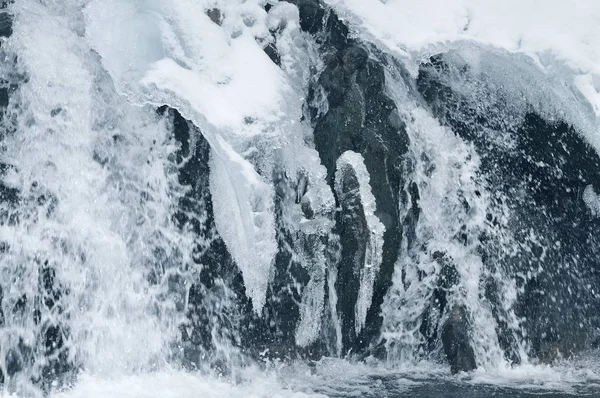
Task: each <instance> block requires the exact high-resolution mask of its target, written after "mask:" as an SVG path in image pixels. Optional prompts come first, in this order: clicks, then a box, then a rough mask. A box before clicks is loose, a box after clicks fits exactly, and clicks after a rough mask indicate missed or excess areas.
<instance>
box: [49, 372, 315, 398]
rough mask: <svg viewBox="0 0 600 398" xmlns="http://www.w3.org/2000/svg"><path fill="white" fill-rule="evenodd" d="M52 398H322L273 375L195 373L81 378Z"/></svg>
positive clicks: (87, 376)
mask: <svg viewBox="0 0 600 398" xmlns="http://www.w3.org/2000/svg"><path fill="white" fill-rule="evenodd" d="M51 396H52V397H53V398H109V397H110V398H188V397H189V398H195V397H211V398H221V397H222V398H230V397H231V398H235V397H239V398H310V397H313V398H324V397H325V396H324V395H322V394H314V393H303V392H296V391H293V390H290V389H287V388H285V387H284V386H282V385H281V383H280V382H279V381H278V380H277V379H276V377H275V376H274V375H271V376H270V375H268V374H260V373H257V374H254V375H253V377H252V378H251V379H248V380H245V381H242V382H241V383H233V382H231V381H228V380H226V379H220V378H217V377H213V376H206V375H201V374H198V373H185V372H178V371H162V372H157V373H146V374H141V375H126V376H121V377H115V378H98V377H94V376H91V375H87V374H84V375H82V376H81V377H80V380H79V381H78V383H77V385H76V386H75V387H74V388H73V389H71V390H69V391H65V392H61V393H55V394H52V395H51Z"/></svg>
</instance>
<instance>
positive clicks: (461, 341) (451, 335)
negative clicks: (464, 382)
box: [441, 304, 477, 374]
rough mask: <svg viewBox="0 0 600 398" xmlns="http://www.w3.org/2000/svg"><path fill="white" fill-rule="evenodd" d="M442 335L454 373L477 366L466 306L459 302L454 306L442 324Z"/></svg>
mask: <svg viewBox="0 0 600 398" xmlns="http://www.w3.org/2000/svg"><path fill="white" fill-rule="evenodd" d="M441 337H442V345H443V347H444V353H445V354H446V358H447V359H448V362H449V363H450V370H451V371H452V374H456V373H458V372H469V371H471V370H474V369H476V368H477V363H476V362H475V353H474V352H473V348H472V347H471V339H470V326H469V319H468V314H467V310H466V309H465V307H463V306H462V305H458V304H455V305H454V306H453V307H452V309H451V310H450V313H449V314H448V318H447V319H446V321H445V322H444V325H443V326H442V336H441Z"/></svg>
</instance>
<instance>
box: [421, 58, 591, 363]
mask: <svg viewBox="0 0 600 398" xmlns="http://www.w3.org/2000/svg"><path fill="white" fill-rule="evenodd" d="M457 78H458V79H464V81H466V82H468V81H472V80H475V79H479V80H481V81H482V82H483V84H480V85H479V87H481V90H482V91H481V92H479V93H477V95H474V94H472V96H471V97H469V96H467V95H465V94H464V92H461V93H459V92H456V91H455V90H453V89H452V86H451V85H450V84H449V83H448V81H449V80H450V79H457ZM417 83H418V89H419V91H420V93H421V94H422V95H423V97H424V98H425V100H426V101H427V103H428V104H429V105H430V106H431V107H432V109H433V111H434V114H435V115H436V116H437V117H438V118H439V119H440V120H441V121H442V123H444V124H446V125H447V126H449V127H451V128H452V130H453V131H454V132H455V133H456V134H458V135H459V136H461V137H462V138H464V139H465V140H468V141H471V142H473V144H474V145H475V147H476V149H477V152H478V153H479V155H480V157H481V172H482V174H483V175H484V176H485V178H486V180H487V182H488V183H489V185H490V186H491V187H493V189H494V190H495V191H496V192H495V199H494V206H496V207H498V208H500V207H501V206H506V208H507V209H508V212H509V214H510V217H509V220H508V223H507V224H506V225H502V226H501V225H500V223H499V221H498V220H496V219H493V217H492V216H491V214H490V215H488V217H489V218H488V221H489V222H490V223H492V225H497V226H498V228H501V227H502V228H506V229H507V230H509V231H510V234H511V236H512V240H511V242H510V243H511V246H512V247H513V248H516V252H514V253H510V254H509V253H507V251H506V250H503V249H502V244H501V242H497V241H495V240H494V239H493V238H492V239H489V237H488V238H485V237H482V242H483V241H484V239H485V240H487V239H489V240H488V241H487V242H484V244H483V247H484V248H485V249H484V251H485V252H484V253H483V258H484V260H485V263H486V266H488V267H499V268H501V269H503V270H505V271H506V273H507V274H509V275H519V274H521V275H529V276H528V277H525V278H524V279H519V280H518V288H520V289H522V290H521V291H522V293H521V294H520V295H519V297H518V308H517V313H518V314H517V315H518V316H520V317H522V318H524V324H523V326H524V328H525V330H526V331H527V339H528V341H529V343H530V345H531V354H532V355H533V356H535V357H537V358H539V359H541V360H543V361H551V360H553V359H554V358H556V357H560V356H568V355H570V354H572V353H574V352H578V351H580V350H581V349H583V348H585V347H589V345H590V344H591V341H592V340H593V339H594V338H596V334H597V332H595V330H598V329H597V328H598V326H599V325H600V322H599V319H598V314H599V312H598V310H599V309H600V308H599V306H600V302H599V300H598V299H597V298H596V296H595V293H594V292H597V291H598V289H599V288H600V275H599V271H598V267H597V259H598V254H600V253H599V252H600V245H598V239H597V233H595V232H594V231H597V230H598V227H600V220H599V219H598V218H597V216H596V215H595V214H593V211H591V210H590V209H589V208H588V206H586V204H585V203H584V200H583V197H584V193H585V192H586V190H588V193H589V190H592V189H593V190H594V191H595V192H598V187H599V186H600V158H599V157H598V155H597V153H596V152H595V151H594V150H593V149H592V148H591V147H590V146H589V145H588V144H587V143H586V142H585V140H584V139H583V138H582V137H581V136H579V135H578V134H577V132H576V131H575V130H574V129H573V127H571V126H569V125H567V124H565V123H564V122H561V121H554V120H548V119H545V118H544V116H542V115H540V114H538V113H536V112H535V111H533V108H531V110H529V111H526V112H524V116H522V117H521V118H520V119H518V120H517V122H516V123H508V122H507V120H510V117H511V115H510V114H507V113H506V106H505V104H503V101H502V98H501V95H497V93H496V92H494V91H491V90H492V89H491V88H490V87H487V88H486V85H485V79H482V76H478V75H477V74H476V73H475V72H472V71H470V70H469V69H468V68H466V67H464V66H461V67H457V66H456V65H454V64H453V63H452V61H451V60H448V59H447V58H446V57H445V56H444V55H440V56H436V57H433V58H432V59H431V60H430V62H428V63H425V64H423V65H422V66H421V69H420V72H419V78H418V82H417ZM486 90H487V91H486ZM486 93H487V94H486ZM480 98H488V99H489V98H492V99H494V100H492V101H489V100H488V101H487V102H485V101H483V102H482V101H480ZM506 141H509V142H510V145H505V144H502V142H506ZM488 299H489V300H490V302H491V304H492V306H493V307H494V308H493V312H494V316H495V317H496V318H497V319H496V320H497V323H498V325H499V327H498V335H499V338H500V343H501V345H502V346H503V348H504V349H505V351H506V355H507V358H509V359H511V360H512V359H513V358H514V337H513V336H512V335H511V332H510V331H509V330H508V328H507V327H506V324H505V321H504V319H503V316H502V310H501V309H500V308H498V305H499V303H498V300H499V297H498V293H497V291H496V288H495V286H494V284H493V283H491V284H490V286H489V289H488Z"/></svg>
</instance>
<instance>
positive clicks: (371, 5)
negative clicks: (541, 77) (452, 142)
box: [326, 0, 600, 149]
mask: <svg viewBox="0 0 600 398" xmlns="http://www.w3.org/2000/svg"><path fill="white" fill-rule="evenodd" d="M326 3H328V4H330V5H331V6H333V7H334V8H335V9H336V10H337V11H338V12H340V13H341V15H342V16H343V17H344V18H345V19H347V20H349V21H350V23H351V25H352V26H353V27H354V31H355V34H357V35H361V36H363V37H366V38H370V39H371V40H372V41H374V42H376V43H377V44H379V45H382V46H383V47H385V48H387V49H388V50H390V51H391V52H392V53H395V54H397V55H399V56H400V57H402V58H406V59H407V60H408V61H407V62H408V63H409V64H410V65H412V68H413V71H416V69H415V64H416V63H418V62H420V61H422V60H423V59H426V58H427V57H428V56H430V55H432V54H435V53H439V52H444V51H447V50H448V49H453V48H460V47H463V46H465V45H469V44H470V43H471V44H476V45H479V46H485V47H487V48H489V49H499V50H502V51H507V52H509V53H513V54H524V55H526V56H528V57H530V58H531V59H532V60H534V61H535V62H536V64H537V66H538V68H539V69H540V70H541V71H543V72H544V73H546V74H547V75H549V76H555V77H557V78H558V79H559V80H560V81H562V84H564V85H567V86H569V87H570V88H572V89H573V90H575V91H578V92H580V93H581V95H583V96H584V97H585V99H586V100H587V101H588V107H590V108H591V109H592V111H593V114H592V115H591V116H588V118H591V121H589V123H588V124H589V125H588V126H586V128H585V129H584V130H585V131H583V134H584V135H585V136H586V137H587V138H588V140H589V141H590V142H591V143H592V144H593V145H594V146H595V147H596V148H597V149H599V148H600V140H599V139H598V131H600V118H599V116H600V113H599V106H600V105H599V104H600V84H599V82H600V34H599V32H598V20H600V3H599V2H597V1H595V0H574V1H570V2H565V1H561V0H548V1H545V2H543V4H542V3H540V2H539V1H537V0H493V1H482V0H447V1H438V0H424V1H411V0H385V1H383V0H326ZM522 89H523V88H522ZM546 91H551V89H549V88H546ZM542 98H543V100H548V99H547V98H546V97H542ZM576 106H578V107H581V105H576ZM570 122H571V123H576V124H577V123H578V122H579V121H578V120H570Z"/></svg>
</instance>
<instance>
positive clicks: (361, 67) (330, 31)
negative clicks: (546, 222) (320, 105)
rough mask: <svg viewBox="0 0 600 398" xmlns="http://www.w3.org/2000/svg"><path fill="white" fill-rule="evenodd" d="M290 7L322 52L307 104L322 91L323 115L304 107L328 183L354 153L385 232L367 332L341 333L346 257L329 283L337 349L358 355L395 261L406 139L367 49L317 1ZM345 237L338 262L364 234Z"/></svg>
mask: <svg viewBox="0 0 600 398" xmlns="http://www.w3.org/2000/svg"><path fill="white" fill-rule="evenodd" d="M292 3H295V4H296V5H297V6H298V9H299V11H300V25H301V28H302V29H303V30H304V31H306V32H308V33H310V34H312V35H313V36H314V37H315V39H316V40H317V42H318V43H319V45H320V46H321V48H320V51H321V53H322V54H324V61H325V69H324V70H323V72H322V73H321V75H320V76H319V78H318V81H316V82H315V84H313V85H312V87H311V88H310V92H311V98H309V99H308V103H309V104H310V103H314V101H315V99H316V97H317V95H318V93H320V92H323V93H324V96H325V98H326V101H327V104H328V109H327V111H326V112H325V113H324V114H319V111H318V109H317V108H314V109H311V120H312V122H313V124H314V139H315V146H316V148H317V150H318V151H319V155H320V157H321V161H322V162H323V164H324V165H325V167H326V168H327V174H328V182H329V183H330V184H331V185H332V186H333V178H334V173H335V168H336V161H337V159H338V157H339V156H340V155H341V154H342V153H344V152H345V151H347V150H352V151H355V152H357V153H360V154H361V155H362V156H363V158H364V162H365V165H366V167H367V170H368V171H369V173H370V180H371V188H372V192H373V195H374V196H375V199H376V204H377V214H376V215H377V217H378V218H379V219H380V220H381V222H382V223H383V224H384V225H385V227H386V232H385V235H384V247H383V261H382V264H381V269H380V272H379V275H378V278H377V280H376V282H375V286H374V297H373V301H372V306H371V308H370V310H369V312H368V315H367V321H366V325H367V327H366V328H365V329H364V330H363V331H362V332H361V333H360V334H359V335H358V336H353V333H354V332H352V331H351V330H349V329H347V327H349V325H350V323H351V322H350V321H351V319H353V316H350V315H348V314H349V308H351V307H353V306H354V305H355V299H356V294H357V293H356V289H357V284H356V281H355V280H354V278H353V277H349V275H351V274H352V272H353V271H352V269H346V267H350V266H351V265H350V262H349V261H348V260H343V261H342V262H340V265H339V269H338V274H339V275H341V276H343V277H342V278H341V280H339V281H338V285H337V286H336V290H337V291H338V295H339V296H340V297H341V298H342V299H340V301H339V302H338V311H339V312H340V313H342V314H347V315H346V318H347V319H346V321H344V325H345V326H344V329H345V330H344V331H343V334H344V335H345V338H344V351H348V350H350V349H352V350H353V352H361V351H362V350H364V349H365V348H366V347H367V346H368V345H369V344H371V343H372V341H373V339H374V338H375V337H376V336H377V335H378V333H379V328H380V326H381V317H380V307H381V304H382V302H383V298H384V296H385V294H386V292H387V290H388V288H389V286H390V283H391V277H392V273H393V269H394V263H395V261H396V259H397V254H398V247H399V244H400V236H401V225H400V222H401V221H400V220H399V214H398V203H399V199H400V198H399V195H400V191H401V187H402V185H403V182H404V181H403V167H402V161H403V156H404V154H405V153H406V151H407V147H408V138H407V136H406V132H405V131H404V127H403V126H402V123H401V122H399V119H398V118H397V117H395V116H396V106H395V104H394V102H393V101H392V100H391V99H390V98H389V97H388V96H387V95H386V94H385V75H384V67H385V61H384V60H383V58H382V57H379V55H378V54H377V52H376V51H375V50H374V49H372V48H369V47H368V46H367V45H365V44H362V43H360V42H357V41H354V40H352V39H350V38H349V37H348V28H347V27H346V26H345V25H344V24H343V23H342V22H341V21H340V20H339V19H338V17H337V15H336V14H335V13H334V12H333V11H332V10H326V9H325V8H323V6H321V5H320V4H319V2H318V1H314V0H298V1H293V2H292ZM321 90H322V91H321ZM339 200H340V198H338V201H339ZM347 211H348V210H347ZM347 216H348V215H347V214H346V215H345V216H342V217H347ZM352 218H353V220H354V221H353V222H354V223H356V222H359V220H360V216H359V215H354V216H352ZM346 222H348V221H346ZM359 224H360V223H359ZM359 224H356V225H353V226H352V229H354V230H355V231H359V230H361V226H360V225H359ZM338 227H339V228H341V229H343V230H344V231H348V228H349V226H348V225H338ZM346 237H347V238H348V241H345V240H344V237H342V238H341V241H340V244H341V246H342V258H344V259H350V258H351V257H353V256H357V255H360V254H359V252H360V250H359V249H358V248H359V247H362V246H363V245H364V239H366V238H365V235H364V234H362V235H361V236H358V235H355V234H354V233H351V234H349V235H347V236H346ZM357 240H361V242H357ZM353 251H356V252H353ZM346 276H348V277H346Z"/></svg>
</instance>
